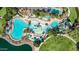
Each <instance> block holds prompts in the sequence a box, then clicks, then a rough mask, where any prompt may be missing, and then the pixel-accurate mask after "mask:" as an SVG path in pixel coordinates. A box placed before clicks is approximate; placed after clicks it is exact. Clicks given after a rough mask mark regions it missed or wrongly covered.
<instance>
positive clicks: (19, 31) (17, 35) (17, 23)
mask: <svg viewBox="0 0 79 59" xmlns="http://www.w3.org/2000/svg"><path fill="white" fill-rule="evenodd" d="M13 22H14V24H13V29H12V32H11V36H12V38H13V39H15V40H21V38H22V36H23V30H24V29H25V28H28V24H27V23H25V22H24V21H23V20H21V19H18V18H16V19H14V20H13Z"/></svg>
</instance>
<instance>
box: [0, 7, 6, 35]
mask: <svg viewBox="0 0 79 59" xmlns="http://www.w3.org/2000/svg"><path fill="white" fill-rule="evenodd" d="M5 14H6V8H2V9H1V10H0V16H2V17H4V15H5ZM5 24H6V20H5V18H3V19H0V34H2V33H3V32H4V26H5Z"/></svg>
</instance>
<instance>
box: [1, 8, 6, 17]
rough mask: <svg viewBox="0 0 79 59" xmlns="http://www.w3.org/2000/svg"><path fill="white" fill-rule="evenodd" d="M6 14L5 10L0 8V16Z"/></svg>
mask: <svg viewBox="0 0 79 59" xmlns="http://www.w3.org/2000/svg"><path fill="white" fill-rule="evenodd" d="M5 14H6V8H2V9H1V10H0V16H2V17H3V16H4V15H5Z"/></svg>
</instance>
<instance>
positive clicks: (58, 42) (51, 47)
mask: <svg viewBox="0 0 79 59" xmlns="http://www.w3.org/2000/svg"><path fill="white" fill-rule="evenodd" d="M74 50H76V47H75V44H74V43H73V42H72V41H71V40H69V39H68V38H66V37H62V36H51V37H50V38H48V40H47V41H46V42H45V43H44V44H43V45H42V46H41V47H40V51H74Z"/></svg>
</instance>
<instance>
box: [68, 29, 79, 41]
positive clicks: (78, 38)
mask: <svg viewBox="0 0 79 59" xmlns="http://www.w3.org/2000/svg"><path fill="white" fill-rule="evenodd" d="M69 36H70V37H72V38H73V39H74V40H75V41H79V30H78V29H75V30H74V31H72V32H70V33H69Z"/></svg>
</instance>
